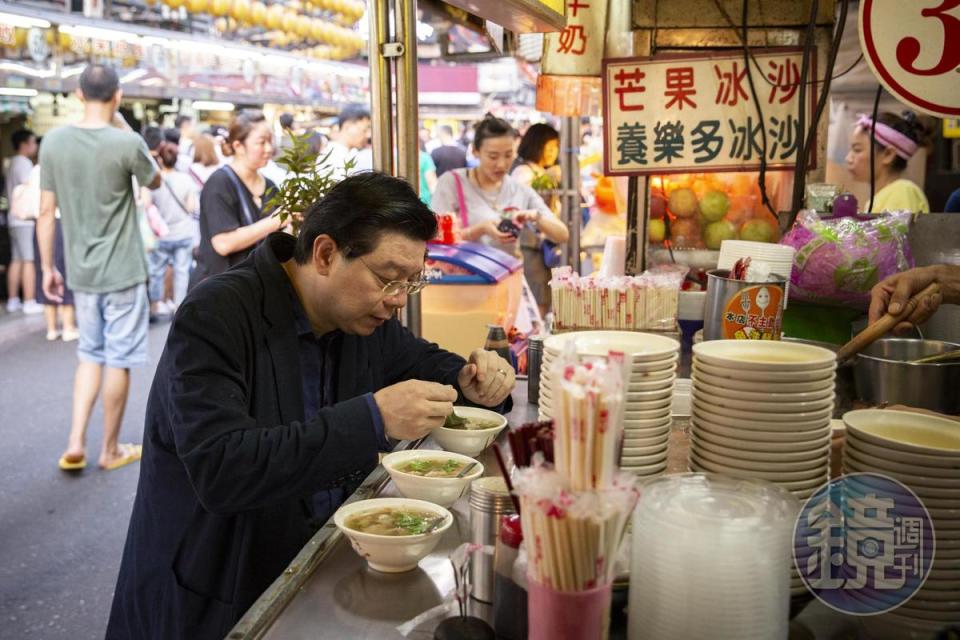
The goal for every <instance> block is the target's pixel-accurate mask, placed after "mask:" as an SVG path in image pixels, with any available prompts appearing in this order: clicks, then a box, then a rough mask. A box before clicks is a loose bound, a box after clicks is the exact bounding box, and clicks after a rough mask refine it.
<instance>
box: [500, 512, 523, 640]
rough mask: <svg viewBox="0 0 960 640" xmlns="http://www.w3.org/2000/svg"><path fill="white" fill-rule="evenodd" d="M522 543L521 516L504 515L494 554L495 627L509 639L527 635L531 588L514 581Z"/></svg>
mask: <svg viewBox="0 0 960 640" xmlns="http://www.w3.org/2000/svg"><path fill="white" fill-rule="evenodd" d="M521 542H523V531H522V530H521V528H520V516H518V515H509V516H503V517H502V518H501V519H500V535H499V537H498V538H497V546H496V550H495V551H494V556H493V557H494V559H493V570H494V579H493V629H494V631H496V632H497V637H498V638H504V639H505V640H523V639H524V638H526V637H527V590H526V589H525V588H524V587H522V586H520V585H518V584H517V583H516V582H514V580H513V567H514V563H515V562H516V560H517V555H518V554H519V552H520V543H521Z"/></svg>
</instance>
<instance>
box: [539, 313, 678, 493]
mask: <svg viewBox="0 0 960 640" xmlns="http://www.w3.org/2000/svg"><path fill="white" fill-rule="evenodd" d="M569 343H572V344H573V345H574V348H575V350H576V353H577V358H578V359H579V360H580V361H581V362H589V361H591V360H596V359H598V358H603V359H605V358H607V356H608V354H609V353H610V352H619V353H623V354H624V360H625V368H626V369H627V370H628V373H627V374H626V375H627V376H628V377H627V378H626V380H625V383H624V386H625V389H624V390H625V393H624V413H623V417H624V421H623V426H624V441H623V453H622V455H621V458H620V467H621V469H623V470H625V471H630V472H632V473H635V474H636V475H637V476H639V477H650V476H654V475H659V474H661V473H663V472H664V471H665V470H666V468H667V446H668V443H669V440H670V407H671V403H672V396H673V385H674V381H675V380H676V377H677V375H676V369H677V360H678V359H679V357H680V355H679V354H680V343H679V342H677V341H676V340H674V339H672V338H667V337H665V336H659V335H654V334H650V333H637V332H632V331H577V332H571V333H564V334H560V335H555V336H551V337H549V338H547V339H546V340H544V342H543V368H542V369H541V373H540V419H541V420H549V419H551V418H553V417H554V416H555V415H556V410H557V408H558V407H557V405H556V404H555V403H556V402H557V399H558V398H559V397H560V392H559V379H558V377H557V375H556V373H555V372H554V371H553V367H554V366H555V365H556V363H557V360H558V359H559V358H560V355H561V354H563V353H564V350H565V349H566V348H567V345H568V344H569Z"/></svg>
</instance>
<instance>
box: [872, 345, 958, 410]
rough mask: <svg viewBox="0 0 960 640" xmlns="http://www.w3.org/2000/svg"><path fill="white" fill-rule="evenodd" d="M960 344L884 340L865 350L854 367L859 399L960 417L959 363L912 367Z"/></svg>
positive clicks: (956, 347) (875, 403)
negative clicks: (911, 361) (918, 360)
mask: <svg viewBox="0 0 960 640" xmlns="http://www.w3.org/2000/svg"><path fill="white" fill-rule="evenodd" d="M953 349H960V344H954V343H952V342H941V341H939V340H905V339H897V338H884V339H882V340H877V341H876V342H874V343H873V344H872V345H870V346H869V347H867V348H866V349H864V351H863V352H862V353H860V355H858V356H857V358H856V363H855V364H854V370H853V373H854V381H855V383H856V388H857V396H858V397H859V398H860V399H861V400H862V401H864V402H866V403H869V404H874V405H877V404H884V403H887V404H903V405H908V406H911V407H920V408H922V409H930V410H931V411H939V412H940V413H948V414H960V362H951V363H942V364H912V363H910V362H908V361H909V360H916V359H917V358H923V357H926V356H934V355H937V354H939V353H944V352H946V351H952V350H953Z"/></svg>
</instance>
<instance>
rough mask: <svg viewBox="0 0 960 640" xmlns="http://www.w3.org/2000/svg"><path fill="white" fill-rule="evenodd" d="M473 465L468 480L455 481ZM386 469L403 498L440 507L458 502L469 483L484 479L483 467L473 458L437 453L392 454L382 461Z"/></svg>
mask: <svg viewBox="0 0 960 640" xmlns="http://www.w3.org/2000/svg"><path fill="white" fill-rule="evenodd" d="M470 464H473V465H474V467H473V468H472V469H470V471H468V472H467V474H466V475H465V476H463V477H462V478H458V477H456V476H457V474H459V473H460V472H462V471H463V469H464V468H465V467H467V466H468V465H470ZM383 467H384V468H385V469H386V470H387V473H389V474H390V478H391V479H392V480H393V484H395V485H397V490H398V491H400V493H401V494H402V495H403V496H404V497H406V498H413V499H414V500H426V501H428V502H432V503H434V504H438V505H440V506H441V507H449V506H450V505H452V504H453V503H454V502H456V501H457V500H459V499H460V496H462V495H463V494H464V493H466V491H467V488H468V487H469V486H470V483H471V482H473V481H474V480H476V479H477V478H479V477H480V476H482V475H483V465H482V464H480V463H479V462H477V461H476V460H474V459H473V458H470V457H468V456H462V455H460V454H459V453H451V452H450V451H438V450H436V449H414V450H411V451H397V452H394V453H391V454H390V455H388V456H385V457H384V458H383Z"/></svg>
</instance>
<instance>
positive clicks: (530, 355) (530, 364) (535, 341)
mask: <svg viewBox="0 0 960 640" xmlns="http://www.w3.org/2000/svg"><path fill="white" fill-rule="evenodd" d="M542 364H543V336H530V337H529V338H527V402H529V403H530V404H540V368H541V366H542Z"/></svg>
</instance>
